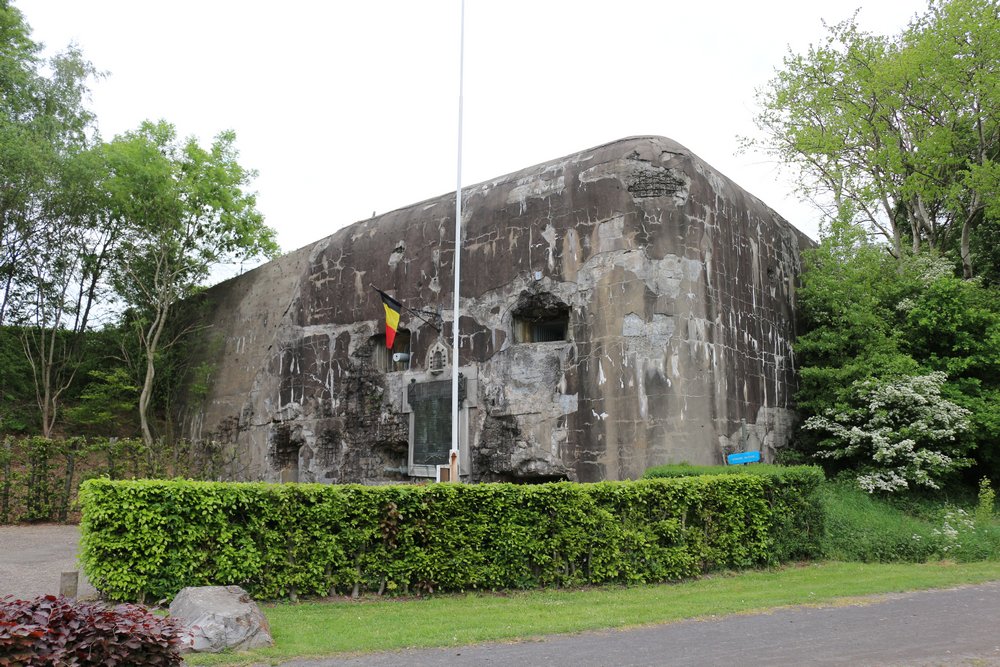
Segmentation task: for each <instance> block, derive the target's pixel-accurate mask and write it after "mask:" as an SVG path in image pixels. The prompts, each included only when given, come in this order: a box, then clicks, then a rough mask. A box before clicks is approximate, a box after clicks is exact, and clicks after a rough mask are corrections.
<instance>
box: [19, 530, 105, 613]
mask: <svg viewBox="0 0 1000 667" xmlns="http://www.w3.org/2000/svg"><path fill="white" fill-rule="evenodd" d="M79 544H80V529H79V527H78V526H64V525H58V524H43V525H33V526H0V597H3V596H4V595H13V596H15V597H19V598H22V599H30V598H33V597H35V596H37V595H45V594H48V593H51V594H56V593H58V592H59V575H60V573H62V572H72V571H79V568H80V564H79V563H78V562H77V559H76V557H77V553H78V551H79V549H78V547H79ZM96 596H97V591H95V590H94V587H93V586H91V585H90V584H89V583H88V582H87V580H86V577H84V576H83V573H82V572H81V573H80V585H79V590H78V597H80V598H92V597H96Z"/></svg>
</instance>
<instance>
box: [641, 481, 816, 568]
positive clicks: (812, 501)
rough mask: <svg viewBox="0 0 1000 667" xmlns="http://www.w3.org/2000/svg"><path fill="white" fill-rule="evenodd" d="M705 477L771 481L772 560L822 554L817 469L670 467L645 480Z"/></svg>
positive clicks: (767, 491)
mask: <svg viewBox="0 0 1000 667" xmlns="http://www.w3.org/2000/svg"><path fill="white" fill-rule="evenodd" d="M702 475H752V476H755V477H763V478H766V479H767V480H768V483H767V484H766V486H765V495H766V499H767V505H768V508H769V515H770V520H771V537H772V539H773V543H772V547H771V548H772V553H771V555H772V559H773V561H774V562H785V561H789V560H795V559H801V558H816V557H819V556H820V555H821V554H822V548H821V546H820V542H821V539H822V536H823V524H824V520H825V519H824V517H825V513H824V510H823V504H822V500H821V497H820V493H819V491H820V485H821V484H822V483H823V481H824V480H825V477H824V475H823V471H822V470H821V469H820V468H818V467H816V466H779V465H771V464H766V463H754V464H751V465H733V466H692V465H666V466H658V467H656V468H649V469H648V470H646V473H645V474H644V475H643V477H644V478H645V479H665V478H683V477H692V476H702Z"/></svg>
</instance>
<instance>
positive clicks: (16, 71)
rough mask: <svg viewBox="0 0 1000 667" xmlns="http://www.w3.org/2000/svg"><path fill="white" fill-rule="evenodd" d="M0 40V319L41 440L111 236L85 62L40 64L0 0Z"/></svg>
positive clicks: (79, 345) (71, 58) (79, 350)
mask: <svg viewBox="0 0 1000 667" xmlns="http://www.w3.org/2000/svg"><path fill="white" fill-rule="evenodd" d="M0 39H2V43H0V73H2V74H3V77H2V79H0V90H2V92H3V95H2V96H0V235H2V241H3V242H2V244H0V289H2V293H0V324H4V323H6V324H14V325H17V326H19V327H20V330H21V333H22V348H23V352H24V355H25V358H26V359H27V361H28V364H29V367H30V377H31V379H32V382H33V384H34V389H35V391H34V393H35V400H36V402H37V403H38V408H39V418H40V430H41V433H42V434H43V435H44V436H46V437H48V436H50V435H52V432H53V429H54V428H55V425H56V421H57V419H58V417H59V413H60V407H61V403H62V400H63V397H64V396H65V392H66V391H67V389H68V388H69V387H70V386H71V385H72V384H73V382H74V378H75V376H76V372H77V369H78V367H79V365H80V363H81V361H82V357H81V355H82V354H83V350H84V348H85V344H84V337H85V336H86V332H87V330H88V327H89V326H90V321H91V317H92V314H93V312H94V307H95V305H96V304H97V303H98V302H99V301H100V299H101V296H102V285H103V282H104V273H105V270H106V268H107V263H108V259H109V256H110V252H111V250H112V249H113V246H114V243H115V241H116V237H117V233H116V231H115V229H114V227H113V226H112V225H109V224H108V223H109V222H110V220H109V219H108V218H107V217H106V216H104V215H102V212H103V206H102V203H103V202H102V199H103V197H102V196H101V194H100V189H99V187H98V185H97V184H98V183H99V182H100V181H101V180H102V163H101V160H100V158H99V155H98V154H95V153H94V151H93V147H94V145H95V143H96V142H97V139H96V128H95V126H94V117H93V115H92V114H91V113H90V112H89V111H88V110H87V109H86V108H85V106H84V100H85V98H86V96H87V94H88V82H89V80H90V79H91V78H93V77H94V76H96V75H97V73H96V71H95V70H94V68H93V66H92V65H91V64H90V63H89V62H88V61H87V60H86V59H85V58H84V57H83V55H82V54H81V53H80V51H79V50H78V49H76V48H74V47H70V48H68V49H67V50H66V51H64V52H63V53H60V54H58V55H57V56H55V57H54V58H52V59H51V60H49V61H48V62H46V63H42V62H41V61H40V60H39V58H38V50H39V49H38V45H37V44H35V43H34V42H32V40H31V38H30V30H29V28H28V26H27V24H25V22H24V20H23V16H22V15H21V14H20V13H19V12H18V11H17V10H16V9H14V8H12V7H11V6H10V5H9V3H6V2H3V3H2V4H0ZM43 65H44V74H43V67H42V66H43Z"/></svg>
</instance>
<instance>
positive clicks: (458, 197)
mask: <svg viewBox="0 0 1000 667" xmlns="http://www.w3.org/2000/svg"><path fill="white" fill-rule="evenodd" d="M459 35H460V37H459V51H458V184H457V185H456V187H455V287H454V292H453V293H454V307H453V309H452V316H451V349H452V364H451V452H450V453H449V454H448V463H449V465H450V468H451V480H452V481H453V482H457V481H458V478H459V452H458V435H459V430H458V366H459V358H458V344H459V343H458V317H459V315H458V297H459V276H460V275H461V266H462V104H463V99H462V95H463V86H464V79H465V0H462V20H461V28H460V30H459Z"/></svg>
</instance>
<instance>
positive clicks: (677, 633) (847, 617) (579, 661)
mask: <svg viewBox="0 0 1000 667" xmlns="http://www.w3.org/2000/svg"><path fill="white" fill-rule="evenodd" d="M78 543H79V530H78V528H77V527H76V526H59V525H41V526H0V596H3V595H6V594H14V595H16V596H18V597H22V598H24V597H33V596H35V595H39V594H43V593H57V592H58V591H59V573H60V572H63V571H69V570H75V569H77V567H78V564H77V562H76V553H77V545H78ZM80 593H81V597H88V596H93V595H94V594H95V592H94V590H93V588H92V587H90V586H89V584H87V583H86V582H85V581H84V580H83V579H82V578H81V590H80ZM470 622H475V619H470ZM399 665H414V666H420V667H431V666H434V667H441V666H449V665H462V666H463V667H464V666H467V665H520V666H523V667H528V666H533V665H547V666H550V667H560V666H566V667H591V666H593V667H597V666H601V667H604V666H606V665H616V666H618V665H620V666H622V667H624V666H641V665H668V666H669V665H746V666H748V667H752V666H754V665H773V666H782V665H921V666H925V665H927V666H929V665H968V666H970V667H971V666H985V665H989V666H995V667H1000V581H998V582H993V583H990V584H984V585H981V586H965V587H961V588H954V589H948V590H941V591H924V592H919V593H907V594H903V595H893V596H880V597H873V598H869V599H866V600H865V602H864V603H863V604H855V605H851V606H836V607H817V608H813V607H796V608H789V609H780V610H777V611H774V612H772V613H766V614H755V615H741V616H729V617H725V618H720V619H713V620H702V621H683V622H680V623H671V624H668V625H660V626H653V627H646V628H640V629H634V630H617V631H606V632H587V633H581V634H577V635H561V636H553V637H545V638H542V639H538V640H532V641H524V642H514V643H502V644H501V643H496V644H479V645H475V646H463V647H457V648H454V647H453V648H447V649H426V650H411V651H393V652H387V653H376V654H370V655H365V656H358V657H354V658H337V659H326V660H305V661H293V662H289V663H286V664H285V667H398V666H399Z"/></svg>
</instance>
